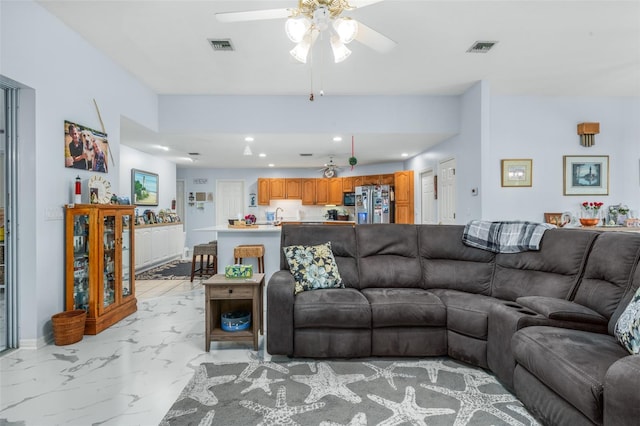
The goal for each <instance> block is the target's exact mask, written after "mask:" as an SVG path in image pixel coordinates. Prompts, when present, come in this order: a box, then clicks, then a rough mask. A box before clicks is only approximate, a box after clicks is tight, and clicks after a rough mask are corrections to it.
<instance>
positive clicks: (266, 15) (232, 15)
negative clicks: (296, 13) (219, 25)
mask: <svg viewBox="0 0 640 426" xmlns="http://www.w3.org/2000/svg"><path fill="white" fill-rule="evenodd" d="M291 15H292V12H291V9H265V10H250V11H247V12H226V13H216V19H218V21H220V22H246V21H261V20H266V19H281V18H288V17H290V16H291Z"/></svg>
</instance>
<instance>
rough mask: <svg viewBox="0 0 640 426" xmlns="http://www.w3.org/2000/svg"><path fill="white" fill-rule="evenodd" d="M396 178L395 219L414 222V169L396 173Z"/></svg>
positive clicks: (399, 221) (400, 221)
mask: <svg viewBox="0 0 640 426" xmlns="http://www.w3.org/2000/svg"><path fill="white" fill-rule="evenodd" d="M394 179H395V187H394V192H395V199H396V204H395V216H396V217H395V221H396V223H413V222H414V219H413V218H414V212H413V207H414V206H413V170H404V171H400V172H395V173H394Z"/></svg>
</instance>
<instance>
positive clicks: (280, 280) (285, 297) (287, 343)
mask: <svg viewBox="0 0 640 426" xmlns="http://www.w3.org/2000/svg"><path fill="white" fill-rule="evenodd" d="M294 288H295V281H294V279H293V275H291V272H289V271H284V270H281V271H277V272H276V273H274V274H273V275H272V276H271V278H270V279H269V283H268V284H267V352H268V353H269V354H271V355H293V305H294V301H295V294H294Z"/></svg>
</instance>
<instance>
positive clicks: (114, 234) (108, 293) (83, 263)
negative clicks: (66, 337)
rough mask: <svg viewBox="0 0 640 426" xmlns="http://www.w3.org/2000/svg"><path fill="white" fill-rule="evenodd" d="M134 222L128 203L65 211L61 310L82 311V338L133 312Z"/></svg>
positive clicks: (98, 331)
mask: <svg viewBox="0 0 640 426" xmlns="http://www.w3.org/2000/svg"><path fill="white" fill-rule="evenodd" d="M133 218H134V206H129V205H127V206H121V205H109V204H75V205H74V206H67V207H66V212H65V225H66V226H65V235H66V253H65V254H66V256H65V257H66V285H65V290H66V297H65V300H66V310H73V309H84V310H86V311H87V320H86V324H85V329H84V333H85V334H98V333H100V332H101V331H102V330H104V329H106V328H108V327H110V326H111V325H113V324H115V323H116V322H118V321H120V320H121V319H122V318H125V317H126V316H128V315H130V314H132V313H133V312H135V311H136V310H137V300H136V298H135V271H134V261H133V259H134V232H133V231H134V229H133V226H134V220H133Z"/></svg>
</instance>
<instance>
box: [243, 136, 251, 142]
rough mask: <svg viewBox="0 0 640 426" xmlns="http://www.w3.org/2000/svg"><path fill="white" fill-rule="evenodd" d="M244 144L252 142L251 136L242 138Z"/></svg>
mask: <svg viewBox="0 0 640 426" xmlns="http://www.w3.org/2000/svg"><path fill="white" fill-rule="evenodd" d="M244 141H245V142H253V136H247V137H246V138H244Z"/></svg>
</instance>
